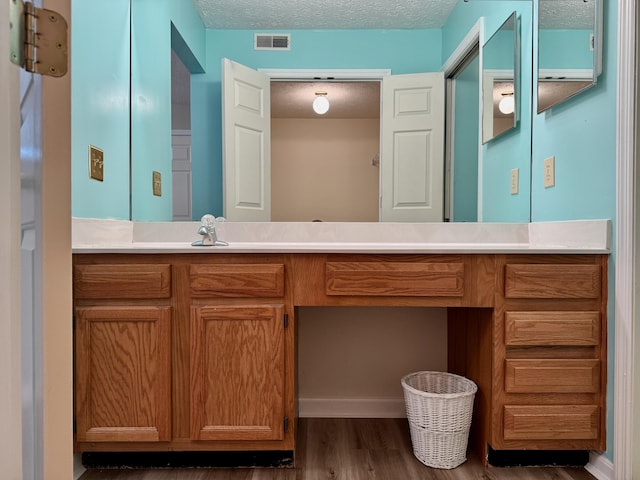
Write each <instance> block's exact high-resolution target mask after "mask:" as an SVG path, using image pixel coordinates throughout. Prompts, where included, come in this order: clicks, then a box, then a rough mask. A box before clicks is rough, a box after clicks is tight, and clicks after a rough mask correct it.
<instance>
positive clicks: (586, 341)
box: [505, 312, 600, 346]
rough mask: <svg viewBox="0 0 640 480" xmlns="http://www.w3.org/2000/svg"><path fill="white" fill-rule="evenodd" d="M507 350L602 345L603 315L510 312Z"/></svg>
mask: <svg viewBox="0 0 640 480" xmlns="http://www.w3.org/2000/svg"><path fill="white" fill-rule="evenodd" d="M505 343H506V344H507V345H508V346H553V345H557V346H591V345H599V344H600V312H507V313H506V314H505Z"/></svg>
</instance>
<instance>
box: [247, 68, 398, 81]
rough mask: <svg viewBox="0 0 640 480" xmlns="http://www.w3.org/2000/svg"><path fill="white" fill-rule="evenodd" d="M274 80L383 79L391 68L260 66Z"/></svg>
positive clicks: (260, 70) (389, 73)
mask: <svg viewBox="0 0 640 480" xmlns="http://www.w3.org/2000/svg"><path fill="white" fill-rule="evenodd" d="M258 71H259V72H262V73H264V74H265V75H267V76H268V77H269V78H270V79H271V80H272V81H278V80H314V79H318V78H320V79H322V80H328V79H331V80H338V81H347V80H382V79H383V78H384V77H386V76H388V75H391V69H388V68H379V69H333V70H331V69H315V68H259V69H258Z"/></svg>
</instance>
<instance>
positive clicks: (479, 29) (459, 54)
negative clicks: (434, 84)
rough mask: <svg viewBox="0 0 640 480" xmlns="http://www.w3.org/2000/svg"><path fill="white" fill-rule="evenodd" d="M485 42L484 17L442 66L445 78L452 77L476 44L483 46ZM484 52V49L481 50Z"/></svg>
mask: <svg viewBox="0 0 640 480" xmlns="http://www.w3.org/2000/svg"><path fill="white" fill-rule="evenodd" d="M483 41H484V17H480V18H479V19H478V21H477V22H476V23H474V24H473V27H471V29H470V30H469V32H468V33H467V34H466V35H465V37H464V38H463V39H462V41H461V42H460V43H459V44H458V46H457V47H456V49H455V50H454V51H453V53H452V54H451V55H449V58H447V61H446V62H444V63H443V64H442V67H440V71H441V72H444V76H445V78H446V77H450V76H451V74H452V73H453V71H454V70H455V69H456V68H457V67H458V65H459V64H460V62H462V61H463V60H464V58H465V57H466V56H467V55H468V54H469V52H470V51H471V50H472V49H473V48H474V47H475V45H476V43H477V44H479V45H482V44H483ZM480 50H482V48H480Z"/></svg>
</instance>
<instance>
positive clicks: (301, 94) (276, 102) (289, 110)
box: [271, 82, 380, 118]
mask: <svg viewBox="0 0 640 480" xmlns="http://www.w3.org/2000/svg"><path fill="white" fill-rule="evenodd" d="M316 92H326V93H327V99H329V105H330V107H329V111H328V112H327V113H326V114H325V115H322V117H321V118H378V117H379V116H380V82H321V83H318V82H271V116H272V117H274V118H318V115H316V114H315V113H314V112H313V109H312V108H311V103H312V102H313V100H314V99H315V97H316Z"/></svg>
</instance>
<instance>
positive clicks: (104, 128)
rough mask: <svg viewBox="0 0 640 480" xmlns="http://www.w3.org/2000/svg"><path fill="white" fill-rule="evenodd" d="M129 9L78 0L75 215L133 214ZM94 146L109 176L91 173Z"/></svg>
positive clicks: (112, 1) (119, 3) (124, 4)
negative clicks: (95, 178)
mask: <svg viewBox="0 0 640 480" xmlns="http://www.w3.org/2000/svg"><path fill="white" fill-rule="evenodd" d="M129 12H130V9H129V0H94V1H91V2H81V1H80V2H79V1H75V2H73V5H72V11H71V18H70V21H71V24H72V26H73V27H72V28H73V35H71V55H72V56H71V63H72V68H73V94H72V111H73V117H72V121H73V127H72V131H73V148H72V155H71V158H72V162H73V168H72V175H73V179H72V185H73V194H72V195H73V196H72V198H73V208H72V215H73V216H74V217H83V218H115V219H119V220H128V219H129V74H130V68H129V58H130V57H129V43H130V42H129V33H130V29H129ZM96 18H99V19H100V21H99V22H96V21H95V19H96ZM89 145H93V146H94V147H97V148H99V149H100V150H102V151H103V153H104V180H103V181H98V180H94V179H91V178H90V177H89Z"/></svg>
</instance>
